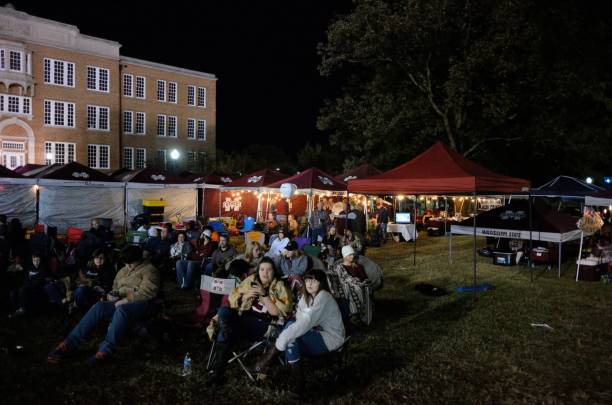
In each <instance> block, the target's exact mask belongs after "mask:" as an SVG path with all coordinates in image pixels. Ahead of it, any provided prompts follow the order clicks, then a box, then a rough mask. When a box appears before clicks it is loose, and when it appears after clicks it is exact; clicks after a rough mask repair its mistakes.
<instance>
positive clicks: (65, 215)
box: [39, 185, 125, 233]
mask: <svg viewBox="0 0 612 405" xmlns="http://www.w3.org/2000/svg"><path fill="white" fill-rule="evenodd" d="M39 198H40V201H39V216H40V218H39V222H40V223H43V224H45V225H47V226H56V227H57V229H58V232H59V233H65V232H66V230H67V228H68V227H69V226H71V227H77V228H81V229H89V227H90V223H91V220H92V219H93V218H110V219H112V220H113V226H123V224H124V218H123V207H124V200H125V197H124V189H123V188H122V187H103V188H96V187H95V186H92V185H88V186H83V187H74V186H72V187H62V186H52V185H41V186H40V197H39Z"/></svg>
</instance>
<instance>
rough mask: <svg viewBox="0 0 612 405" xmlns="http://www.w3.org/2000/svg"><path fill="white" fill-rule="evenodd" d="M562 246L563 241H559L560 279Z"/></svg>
mask: <svg viewBox="0 0 612 405" xmlns="http://www.w3.org/2000/svg"><path fill="white" fill-rule="evenodd" d="M561 246H562V243H561V242H559V279H561Z"/></svg>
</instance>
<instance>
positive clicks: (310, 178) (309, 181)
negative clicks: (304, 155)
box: [263, 167, 346, 194]
mask: <svg viewBox="0 0 612 405" xmlns="http://www.w3.org/2000/svg"><path fill="white" fill-rule="evenodd" d="M284 183H291V184H295V185H296V186H297V191H298V192H300V193H306V194H314V193H320V194H327V193H330V194H331V193H334V194H344V193H346V183H345V182H344V181H341V180H337V179H335V178H334V176H332V175H330V174H327V173H325V172H324V171H323V170H319V169H317V168H314V167H311V168H310V169H307V170H304V171H303V172H300V173H298V174H296V175H295V176H291V177H288V178H286V179H283V180H280V181H277V182H276V183H272V184H270V185H268V186H266V187H264V188H263V189H264V190H266V191H271V192H279V190H280V187H281V185H283V184H284Z"/></svg>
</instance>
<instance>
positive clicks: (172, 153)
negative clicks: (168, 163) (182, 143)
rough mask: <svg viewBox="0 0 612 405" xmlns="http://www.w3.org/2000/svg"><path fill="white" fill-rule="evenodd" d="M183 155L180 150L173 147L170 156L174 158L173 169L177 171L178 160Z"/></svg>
mask: <svg viewBox="0 0 612 405" xmlns="http://www.w3.org/2000/svg"><path fill="white" fill-rule="evenodd" d="M180 156H181V154H180V153H179V151H178V150H176V149H172V150H171V151H170V158H171V159H172V170H173V171H176V161H177V159H178V158H179V157H180Z"/></svg>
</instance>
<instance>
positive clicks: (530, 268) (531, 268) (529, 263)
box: [527, 192, 533, 281]
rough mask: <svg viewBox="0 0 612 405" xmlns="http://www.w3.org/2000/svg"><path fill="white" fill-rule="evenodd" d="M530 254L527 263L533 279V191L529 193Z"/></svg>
mask: <svg viewBox="0 0 612 405" xmlns="http://www.w3.org/2000/svg"><path fill="white" fill-rule="evenodd" d="M528 198H529V199H528V200H527V201H528V202H529V256H528V257H527V263H528V265H529V277H530V279H531V281H533V266H532V265H531V252H532V251H533V235H532V232H533V218H532V215H531V213H532V211H533V210H532V208H531V192H530V193H529V197H528Z"/></svg>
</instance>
